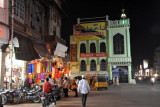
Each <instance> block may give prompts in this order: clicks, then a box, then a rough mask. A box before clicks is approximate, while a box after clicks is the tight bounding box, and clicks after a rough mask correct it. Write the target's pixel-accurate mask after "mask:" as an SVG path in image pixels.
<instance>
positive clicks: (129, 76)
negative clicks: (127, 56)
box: [128, 65, 132, 83]
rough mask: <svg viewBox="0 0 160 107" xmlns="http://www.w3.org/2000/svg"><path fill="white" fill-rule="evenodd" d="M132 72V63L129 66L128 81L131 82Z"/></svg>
mask: <svg viewBox="0 0 160 107" xmlns="http://www.w3.org/2000/svg"><path fill="white" fill-rule="evenodd" d="M131 80H132V73H131V65H129V66H128V83H131Z"/></svg>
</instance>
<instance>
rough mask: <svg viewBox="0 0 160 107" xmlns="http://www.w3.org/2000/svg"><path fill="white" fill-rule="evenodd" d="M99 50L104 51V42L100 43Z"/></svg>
mask: <svg viewBox="0 0 160 107" xmlns="http://www.w3.org/2000/svg"><path fill="white" fill-rule="evenodd" d="M100 52H104V53H106V44H105V43H104V42H102V43H100Z"/></svg>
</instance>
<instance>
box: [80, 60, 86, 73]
mask: <svg viewBox="0 0 160 107" xmlns="http://www.w3.org/2000/svg"><path fill="white" fill-rule="evenodd" d="M80 69H81V71H86V61H85V60H82V61H81V67H80Z"/></svg>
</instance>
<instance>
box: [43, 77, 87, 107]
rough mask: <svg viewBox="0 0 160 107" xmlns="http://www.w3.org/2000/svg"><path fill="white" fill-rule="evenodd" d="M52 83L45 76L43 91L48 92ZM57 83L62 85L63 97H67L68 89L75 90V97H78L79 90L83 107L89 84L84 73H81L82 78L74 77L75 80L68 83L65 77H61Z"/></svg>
mask: <svg viewBox="0 0 160 107" xmlns="http://www.w3.org/2000/svg"><path fill="white" fill-rule="evenodd" d="M54 84H55V81H54V80H53V79H52V78H51V77H50V76H49V78H46V80H45V82H44V83H43V92H44V93H49V92H50V90H52V89H53V87H52V85H54ZM59 85H60V86H62V87H63V91H64V97H69V95H68V92H69V90H73V91H75V97H78V92H81V96H82V106H83V107H85V105H86V100H87V95H88V93H89V91H90V86H89V83H88V81H87V80H85V76H84V75H82V80H79V79H78V78H75V80H73V81H72V84H70V80H69V79H68V78H67V77H65V78H64V79H63V78H61V80H60V81H59Z"/></svg>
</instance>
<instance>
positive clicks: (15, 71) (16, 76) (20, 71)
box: [4, 52, 26, 88]
mask: <svg viewBox="0 0 160 107" xmlns="http://www.w3.org/2000/svg"><path fill="white" fill-rule="evenodd" d="M12 61H13V62H14V63H13V64H12V70H10V69H11V64H10V63H11V59H10V53H8V54H6V57H5V75H4V86H5V87H6V88H8V87H9V78H10V75H11V71H12V87H13V88H18V86H20V85H23V84H24V81H25V77H26V61H23V60H17V59H16V58H15V52H14V54H13V57H12Z"/></svg>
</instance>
